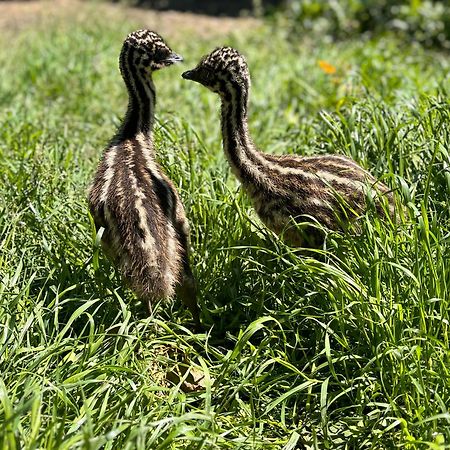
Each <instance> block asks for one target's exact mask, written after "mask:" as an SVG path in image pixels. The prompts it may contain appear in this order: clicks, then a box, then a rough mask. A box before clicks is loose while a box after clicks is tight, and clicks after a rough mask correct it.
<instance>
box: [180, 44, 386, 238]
mask: <svg viewBox="0 0 450 450" xmlns="http://www.w3.org/2000/svg"><path fill="white" fill-rule="evenodd" d="M183 77H184V78H186V79H190V80H193V81H197V82H199V83H201V84H203V85H204V86H206V87H208V88H209V89H210V90H212V91H213V92H215V93H218V94H219V95H220V97H221V127H222V140H223V148H224V151H225V154H226V156H227V159H228V162H229V164H230V166H231V169H232V171H233V172H234V174H235V175H236V176H237V178H238V179H239V180H240V182H241V183H242V186H243V188H244V190H245V191H246V193H247V194H248V196H249V197H250V199H251V201H252V203H253V205H254V207H255V210H256V212H257V214H258V216H259V217H260V219H261V220H262V222H264V223H265V224H266V226H267V227H268V228H270V229H272V230H273V231H274V232H275V233H277V234H282V235H283V237H284V238H285V239H286V240H287V241H288V242H289V243H291V244H293V245H303V244H305V243H306V244H307V245H311V244H312V245H315V244H317V243H318V242H320V240H321V235H322V233H321V232H319V231H318V229H317V228H314V227H311V226H309V227H305V228H306V230H302V229H301V228H302V227H299V226H298V225H300V224H303V223H305V222H307V221H308V220H309V221H311V220H310V219H311V218H312V219H313V220H314V221H316V222H317V223H318V224H320V225H323V226H325V227H327V228H329V229H340V228H342V227H343V226H345V224H346V222H348V221H349V219H350V218H351V217H352V216H355V215H357V214H359V213H361V212H362V211H363V210H364V209H365V208H366V197H367V195H368V192H369V191H370V190H371V189H373V190H374V191H376V193H377V195H380V196H386V197H387V200H388V204H390V205H389V207H390V208H392V194H391V193H390V192H389V189H388V188H387V187H386V186H385V185H384V184H382V183H380V182H377V180H375V178H374V177H373V176H372V175H370V174H369V173H368V172H367V171H366V170H364V169H363V168H362V167H360V166H359V165H358V164H357V163H356V162H354V161H353V160H351V159H350V158H347V157H345V156H340V155H320V156H308V157H302V156H298V155H281V156H277V155H270V154H267V153H263V152H261V151H259V150H258V149H257V147H256V146H255V144H254V143H253V140H252V139H251V137H250V133H249V130H248V117H247V110H248V97H249V89H250V75H249V71H248V67H247V63H246V61H245V59H244V57H243V56H242V55H241V54H239V52H238V51H237V50H235V49H232V48H230V47H222V48H218V49H216V50H214V51H213V52H212V53H211V54H209V55H207V56H206V57H204V58H203V59H202V60H201V61H200V63H199V64H198V66H197V67H196V68H194V69H193V70H190V71H187V72H185V73H183ZM375 203H376V205H377V208H378V209H379V210H380V212H382V211H383V208H382V206H381V202H379V201H378V202H377V201H376V202H375ZM293 224H296V226H294V227H292V225H293ZM305 231H306V232H305Z"/></svg>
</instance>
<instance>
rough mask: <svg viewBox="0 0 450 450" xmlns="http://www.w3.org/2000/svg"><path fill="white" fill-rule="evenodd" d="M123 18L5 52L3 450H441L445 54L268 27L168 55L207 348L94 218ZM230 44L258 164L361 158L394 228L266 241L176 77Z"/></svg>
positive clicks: (34, 37)
mask: <svg viewBox="0 0 450 450" xmlns="http://www.w3.org/2000/svg"><path fill="white" fill-rule="evenodd" d="M86 8H91V6H86ZM117 14H118V15H117V20H116V21H102V20H101V14H90V17H89V18H85V19H84V20H83V21H74V20H73V18H67V19H64V18H63V19H59V20H57V21H53V22H49V23H46V24H45V28H42V27H37V28H34V29H31V28H23V29H22V31H21V32H20V33H19V34H18V35H16V37H15V39H14V40H13V41H11V36H12V31H8V30H6V31H4V33H3V34H2V35H1V37H0V44H1V45H2V48H3V51H2V53H1V54H0V83H1V90H0V103H1V112H0V164H1V171H0V177H1V185H0V190H1V191H0V192H1V194H0V195H1V199H2V202H1V205H0V208H1V211H0V230H1V235H0V236H1V240H0V248H1V253H0V275H1V283H0V324H1V330H0V331H1V333H0V446H1V447H2V448H5V449H22V448H27V449H38V448H55V449H56V448H58V449H73V448H85V449H100V448H104V449H117V448H123V449H133V448H149V449H164V448H173V449H178V448H189V449H207V448H224V449H225V448H233V449H236V448H242V449H250V448H251V449H258V448H259V449H266V448H279V449H286V450H287V449H294V448H317V449H319V448H394V447H404V448H435V449H438V448H449V447H450V414H449V411H448V405H449V400H450V350H449V299H450V269H449V265H448V261H449V258H450V226H449V217H450V214H449V213H450V210H449V203H448V197H449V195H450V172H449V167H450V156H449V148H450V136H449V133H450V126H449V123H450V108H449V106H450V105H449V101H448V90H449V76H448V73H449V66H450V64H449V59H448V57H447V56H446V55H445V54H440V53H430V52H429V51H425V50H423V49H422V48H421V47H418V46H416V45H405V44H403V43H402V42H400V41H397V40H395V39H394V38H392V37H391V38H389V39H377V40H365V41H347V42H342V43H338V44H333V45H330V44H326V43H321V42H310V41H308V40H307V39H305V40H303V41H299V42H296V43H295V44H294V43H292V41H289V42H288V41H286V40H285V38H284V36H283V30H275V31H274V30H273V29H271V28H270V27H269V26H262V27H261V28H260V29H259V30H258V32H255V31H253V30H249V31H248V32H246V33H241V34H240V35H239V37H238V36H237V35H235V36H223V37H215V38H211V39H210V40H209V39H207V38H197V37H196V36H194V35H192V36H189V38H187V37H186V36H183V35H182V34H180V33H179V32H178V33H176V32H174V34H173V36H170V35H167V36H165V37H166V38H167V39H168V41H169V44H170V45H171V46H172V47H173V48H174V50H175V51H177V52H180V53H181V54H182V55H183V56H184V57H185V61H186V64H185V66H183V67H181V66H180V67H174V68H171V69H169V70H166V71H164V72H161V73H159V74H158V75H157V77H156V79H155V83H156V86H157V91H158V95H159V100H158V121H157V125H156V129H155V139H156V147H157V150H158V154H159V157H160V160H161V163H162V165H163V167H164V168H165V170H166V171H167V173H168V174H169V175H170V177H171V178H172V179H173V180H174V182H175V184H176V185H177V186H178V188H179V190H180V193H181V196H182V198H183V201H184V203H185V205H186V208H187V211H188V216H189V219H190V222H191V228H192V245H193V263H194V270H195V274H196V277H197V279H198V282H199V288H200V295H199V303H200V306H201V309H202V317H203V322H204V323H205V332H204V333H200V334H193V333H192V332H191V331H190V329H189V314H188V312H186V311H185V309H183V308H182V306H181V304H180V302H179V301H178V300H176V299H175V300H173V301H170V302H166V303H164V304H160V305H157V307H156V308H155V311H154V315H153V316H151V317H149V318H147V317H145V316H144V314H143V311H142V308H141V306H140V304H139V303H138V302H136V300H135V299H134V297H133V295H132V294H131V293H130V292H129V291H128V290H127V289H126V288H124V287H123V286H122V284H121V281H120V278H119V277H118V276H117V274H116V273H115V271H114V268H113V267H111V266H110V264H109V263H108V262H107V261H106V260H105V258H104V257H103V255H102V253H101V251H100V249H99V245H98V242H97V241H96V236H95V232H94V228H93V224H92V221H91V220H90V218H89V215H88V212H87V206H86V202H85V192H86V187H87V185H88V182H89V180H90V178H91V176H92V174H93V171H94V170H95V167H96V163H97V161H98V158H99V155H100V153H101V151H102V148H103V146H104V145H105V143H106V142H107V141H108V139H109V138H110V136H111V135H112V133H113V131H114V129H115V127H117V125H118V123H119V119H120V116H121V115H122V114H123V112H124V109H125V106H126V97H125V93H124V88H123V85H122V81H121V80H120V76H119V73H118V70H117V55H118V52H119V50H120V45H121V41H122V39H123V36H124V35H125V34H126V33H127V32H128V31H130V30H133V29H135V28H137V27H140V26H142V25H143V24H142V23H134V22H132V21H125V22H124V21H123V18H121V17H120V11H119V12H118V13H117ZM44 30H45V32H44ZM220 43H222V44H231V45H234V46H236V47H238V48H239V49H241V50H242V51H243V52H244V53H245V54H246V55H247V59H248V62H249V64H250V69H251V72H252V75H253V90H252V99H251V124H250V126H251V130H252V133H253V135H254V139H255V141H256V142H257V144H258V145H259V146H260V147H261V148H262V149H264V150H266V151H269V152H273V153H281V152H285V153H286V152H292V153H297V154H312V153H339V154H346V155H348V156H351V157H352V158H354V159H355V160H356V161H358V162H359V163H361V164H362V165H363V166H364V167H366V168H368V169H369V170H370V171H371V172H372V173H373V174H374V175H376V176H377V177H380V178H381V179H382V180H383V181H384V182H386V183H387V184H390V185H391V186H392V187H393V188H395V189H397V192H398V194H397V196H398V200H399V203H402V204H403V205H405V210H404V214H403V215H404V217H403V220H400V221H398V222H394V223H390V222H388V223H386V222H382V221H380V220H379V219H378V218H377V217H375V216H374V215H373V213H372V212H370V211H369V212H367V214H366V215H364V216H363V217H361V218H360V220H359V228H360V231H359V233H356V234H351V233H349V234H341V233H329V234H328V236H327V239H326V243H325V246H324V248H323V249H321V250H319V251H317V252H314V253H312V252H309V253H305V252H302V251H301V250H298V249H293V248H290V247H288V246H286V245H285V244H284V243H283V242H282V241H281V240H279V239H278V238H277V237H275V236H274V235H272V234H271V233H270V231H268V230H267V229H266V228H265V227H264V226H263V225H262V224H261V223H260V222H259V221H258V219H257V218H256V216H255V214H254V212H253V210H252V208H251V207H250V205H249V202H248V200H247V199H246V197H245V196H244V195H242V194H241V192H240V190H239V187H238V185H237V183H236V180H235V179H234V177H233V176H232V175H231V174H230V171H229V169H228V167H227V164H226V161H225V158H224V156H223V154H222V151H221V145H220V135H219V126H218V117H219V116H218V111H217V109H218V105H217V99H216V98H215V97H214V96H212V95H211V94H210V93H208V92H207V91H206V90H204V89H201V88H200V87H198V86H195V85H193V84H190V83H185V82H183V80H182V79H181V78H180V73H181V71H182V70H185V69H186V67H192V66H193V65H194V64H196V62H197V60H198V58H199V57H200V55H201V54H202V53H205V52H207V51H209V50H210V49H211V48H212V47H213V46H214V45H216V44H220ZM320 60H325V61H327V62H329V63H330V64H332V65H334V66H335V67H336V73H335V74H327V73H325V72H323V71H322V69H321V68H320V65H319V64H318V61H320ZM175 373H177V374H178V376H174V374H175ZM199 373H201V374H203V376H204V378H203V380H202V381H201V383H200V384H201V386H198V387H201V388H200V389H198V390H193V391H189V390H188V392H186V390H187V389H185V386H186V383H187V382H188V381H189V380H190V378H189V377H191V376H192V375H193V374H199Z"/></svg>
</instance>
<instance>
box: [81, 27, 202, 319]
mask: <svg viewBox="0 0 450 450" xmlns="http://www.w3.org/2000/svg"><path fill="white" fill-rule="evenodd" d="M180 59H181V58H180V57H179V56H178V55H176V54H174V53H173V52H172V51H171V50H170V48H168V47H167V46H166V44H165V43H164V41H163V40H162V39H161V37H159V36H158V35H157V34H156V33H153V32H150V31H147V30H140V31H137V32H134V33H131V34H130V35H129V36H128V37H127V39H126V40H125V42H124V45H123V48H122V52H121V56H120V69H121V72H122V76H123V78H124V81H125V84H126V86H127V88H128V93H129V105H128V111H127V114H126V116H125V119H124V121H123V123H122V125H121V127H120V129H119V131H118V132H117V134H116V136H115V137H114V138H113V139H112V141H111V144H110V145H109V146H108V147H107V148H106V150H105V152H104V154H103V157H102V159H101V161H100V163H99V166H98V169H97V172H96V174H95V177H94V180H93V182H92V185H91V188H90V190H89V199H88V200H89V206H90V211H91V214H92V216H93V218H94V222H95V225H96V227H97V229H100V228H101V227H102V228H103V229H104V231H103V235H102V245H103V248H104V250H105V253H106V254H107V256H108V257H109V258H110V259H111V260H112V262H113V263H114V264H115V265H116V267H117V268H118V269H119V271H120V273H121V275H122V276H123V277H124V279H125V280H126V281H127V283H128V284H129V286H130V288H131V289H132V290H133V291H134V292H135V293H136V294H137V296H138V297H140V298H141V299H143V300H144V301H145V302H146V303H147V306H148V307H149V309H151V304H152V303H153V302H155V301H158V300H162V299H166V298H170V297H172V296H173V295H174V294H175V291H176V290H177V288H178V290H179V291H180V293H181V296H182V300H183V302H184V303H185V304H186V306H188V308H189V309H190V310H191V312H192V314H193V316H194V319H195V321H196V322H197V323H198V322H199V317H198V308H197V303H196V294H195V282H194V278H193V275H192V272H191V269H190V264H189V226H188V221H187V219H186V215H185V211H184V207H183V204H182V202H181V200H180V198H179V195H178V192H177V190H176V189H175V187H174V185H173V183H172V182H171V181H170V179H169V178H168V177H167V176H166V175H165V174H164V173H163V171H162V169H161V167H160V166H159V164H158V162H157V161H156V156H155V152H154V148H153V139H152V124H153V120H154V106H155V101H156V99H155V88H154V85H153V81H152V78H151V74H152V72H153V71H154V70H157V69H159V68H161V67H164V66H167V65H170V64H172V63H173V62H176V61H178V60H180Z"/></svg>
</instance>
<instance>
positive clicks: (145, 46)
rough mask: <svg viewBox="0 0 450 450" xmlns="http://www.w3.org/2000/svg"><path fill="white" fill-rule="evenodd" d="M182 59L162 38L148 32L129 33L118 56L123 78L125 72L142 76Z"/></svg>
mask: <svg viewBox="0 0 450 450" xmlns="http://www.w3.org/2000/svg"><path fill="white" fill-rule="evenodd" d="M179 61H183V58H182V57H181V56H180V55H178V54H176V53H175V52H173V51H172V50H171V49H170V47H169V46H168V45H167V44H166V43H165V42H164V40H163V38H162V37H161V36H160V35H159V34H157V33H155V32H154V31H150V30H138V31H134V32H133V33H130V34H129V35H128V36H127V37H126V39H125V41H124V43H123V47H122V52H121V54H120V70H121V72H122V74H124V76H126V74H127V71H129V70H134V71H136V70H137V71H140V72H141V74H142V75H144V74H145V73H149V72H150V73H151V72H154V71H156V70H159V69H162V68H163V67H167V66H170V65H172V64H174V63H176V62H179Z"/></svg>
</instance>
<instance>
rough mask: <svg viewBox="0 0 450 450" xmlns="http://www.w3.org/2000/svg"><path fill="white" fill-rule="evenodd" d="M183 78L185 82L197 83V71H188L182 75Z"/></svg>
mask: <svg viewBox="0 0 450 450" xmlns="http://www.w3.org/2000/svg"><path fill="white" fill-rule="evenodd" d="M181 76H182V77H183V78H184V79H185V80H192V81H195V80H196V79H195V70H186V72H183V73H182V74H181Z"/></svg>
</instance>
